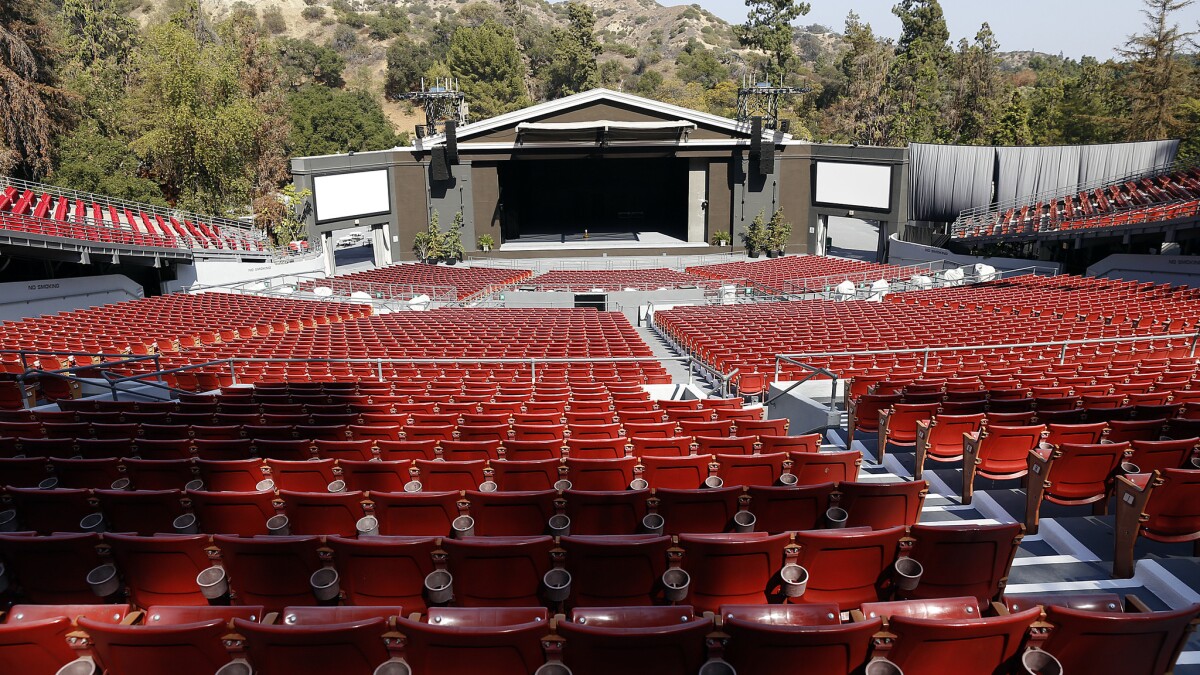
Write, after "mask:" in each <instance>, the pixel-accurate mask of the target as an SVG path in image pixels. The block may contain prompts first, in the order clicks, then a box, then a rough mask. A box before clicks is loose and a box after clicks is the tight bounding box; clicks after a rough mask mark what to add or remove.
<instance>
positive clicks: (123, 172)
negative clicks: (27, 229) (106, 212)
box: [49, 124, 166, 206]
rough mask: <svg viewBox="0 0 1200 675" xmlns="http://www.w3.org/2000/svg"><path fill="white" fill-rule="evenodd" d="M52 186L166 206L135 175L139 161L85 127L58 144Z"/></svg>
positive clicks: (116, 143) (151, 187)
mask: <svg viewBox="0 0 1200 675" xmlns="http://www.w3.org/2000/svg"><path fill="white" fill-rule="evenodd" d="M49 182H50V184H51V185H59V186H62V187H67V188H71V189H74V190H82V191H85V192H95V193H98V194H102V195H108V196H110V197H115V198H117V199H128V200H130V201H136V202H148V203H150V204H157V205H160V206H165V205H166V201H165V200H164V199H163V195H162V190H160V189H159V188H158V185H156V184H155V183H154V181H151V180H147V179H145V178H142V177H141V176H139V175H138V158H137V157H135V156H134V155H133V153H131V152H130V151H129V147H128V146H127V145H125V144H124V143H122V142H121V141H120V140H118V139H115V138H112V137H109V136H105V135H103V134H102V133H100V131H99V129H98V128H97V125H95V124H84V125H81V126H80V127H79V128H77V129H76V130H75V131H74V132H72V133H71V134H70V135H68V136H63V137H62V138H61V139H60V140H59V144H58V168H57V169H55V171H54V173H53V174H51V175H50V177H49Z"/></svg>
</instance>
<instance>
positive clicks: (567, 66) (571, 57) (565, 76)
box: [543, 2, 602, 98]
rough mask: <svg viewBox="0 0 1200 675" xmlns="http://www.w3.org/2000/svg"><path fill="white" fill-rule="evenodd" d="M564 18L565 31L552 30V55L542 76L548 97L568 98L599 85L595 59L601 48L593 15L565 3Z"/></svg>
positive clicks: (585, 8)
mask: <svg viewBox="0 0 1200 675" xmlns="http://www.w3.org/2000/svg"><path fill="white" fill-rule="evenodd" d="M567 19H568V21H569V25H568V27H567V28H565V29H556V30H555V31H554V34H553V40H554V55H553V57H552V58H551V60H550V62H549V63H548V64H547V66H546V69H545V73H544V74H543V81H544V82H545V86H546V93H547V95H548V96H549V97H550V98H559V97H562V96H570V95H571V94H577V93H579V92H581V91H587V90H588V89H593V88H595V87H597V86H599V84H600V68H599V66H598V65H597V63H596V57H597V56H599V55H600V52H601V50H602V48H601V46H600V42H599V41H598V40H596V35H595V27H596V15H595V14H594V13H593V12H592V8H591V7H588V6H587V5H585V4H582V3H579V2H568V3H567Z"/></svg>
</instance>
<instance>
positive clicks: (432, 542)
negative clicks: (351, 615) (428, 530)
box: [326, 537, 438, 612]
mask: <svg viewBox="0 0 1200 675" xmlns="http://www.w3.org/2000/svg"><path fill="white" fill-rule="evenodd" d="M326 545H327V546H329V548H331V549H333V558H334V562H335V564H336V566H337V569H338V572H339V577H340V578H339V584H340V585H341V589H342V592H343V593H344V594H345V596H346V603H347V604H349V605H370V606H382V607H403V608H404V610H405V611H411V612H423V611H424V610H425V595H424V589H425V585H424V584H425V577H426V575H428V574H429V573H430V572H432V571H433V569H434V565H433V556H434V552H435V551H437V550H438V547H437V539H435V538H433V537H365V538H362V539H351V538H347V537H329V538H328V539H327V540H326Z"/></svg>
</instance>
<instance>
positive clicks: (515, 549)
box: [442, 536, 555, 607]
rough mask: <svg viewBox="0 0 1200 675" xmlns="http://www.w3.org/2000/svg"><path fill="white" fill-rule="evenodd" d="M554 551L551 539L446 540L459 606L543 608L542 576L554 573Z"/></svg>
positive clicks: (468, 538)
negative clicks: (551, 569) (551, 568)
mask: <svg viewBox="0 0 1200 675" xmlns="http://www.w3.org/2000/svg"><path fill="white" fill-rule="evenodd" d="M554 548H555V544H554V539H553V538H551V537H548V536H540V537H466V538H464V539H461V540H456V539H445V540H443V541H442V549H443V550H445V551H446V564H447V568H448V569H449V570H450V573H451V574H453V575H454V603H455V605H456V606H458V607H536V606H539V605H541V604H542V599H541V591H542V577H543V576H544V575H545V574H546V572H548V571H549V570H550V567H551V564H552V561H551V551H552V550H553V549H554Z"/></svg>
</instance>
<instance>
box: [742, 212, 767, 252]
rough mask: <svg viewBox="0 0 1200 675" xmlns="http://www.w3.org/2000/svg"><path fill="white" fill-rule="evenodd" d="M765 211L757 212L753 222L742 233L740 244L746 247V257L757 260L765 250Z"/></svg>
mask: <svg viewBox="0 0 1200 675" xmlns="http://www.w3.org/2000/svg"><path fill="white" fill-rule="evenodd" d="M765 215H766V212H765V211H759V212H758V215H757V216H754V220H753V221H751V222H750V224H749V225H748V226H747V227H746V231H745V232H743V233H742V243H743V244H745V246H746V255H748V256H750V257H751V258H757V257H758V254H759V253H760V252H761V251H765V250H766V249H767V225H766V223H764V222H763V217H764V216H765Z"/></svg>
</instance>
